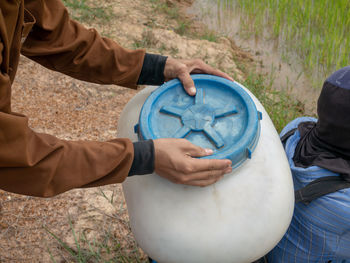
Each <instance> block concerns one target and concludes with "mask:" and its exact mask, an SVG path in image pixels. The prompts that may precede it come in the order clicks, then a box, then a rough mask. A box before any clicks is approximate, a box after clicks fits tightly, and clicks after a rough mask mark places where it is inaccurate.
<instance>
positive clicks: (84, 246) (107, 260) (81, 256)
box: [44, 218, 144, 263]
mask: <svg viewBox="0 0 350 263" xmlns="http://www.w3.org/2000/svg"><path fill="white" fill-rule="evenodd" d="M68 221H69V225H70V228H71V234H72V236H73V238H74V245H73V246H71V245H69V244H68V243H66V242H64V241H63V240H62V239H61V238H60V237H59V234H56V233H54V232H53V231H52V230H50V229H48V228H47V227H44V229H45V230H46V232H47V233H48V234H49V235H50V236H51V237H53V238H54V239H55V240H56V241H57V243H58V246H59V247H60V248H61V249H62V250H63V251H64V252H65V254H66V255H65V256H64V257H65V260H66V261H65V262H77V263H101V262H103V263H113V262H118V263H119V262H120V263H141V262H144V260H141V255H140V252H139V251H138V248H137V245H136V243H134V244H133V246H134V248H133V249H131V250H130V251H128V250H127V249H126V248H125V247H123V246H122V244H121V242H120V240H118V238H116V237H115V236H114V235H113V234H112V230H104V233H102V234H101V236H100V238H99V240H96V239H93V240H89V239H88V238H87V236H86V234H85V232H81V233H77V232H76V231H75V229H74V228H73V224H72V221H71V219H70V218H69V220H68ZM48 252H49V254H50V256H51V261H52V262H53V263H55V262H56V261H55V258H54V256H53V255H52V251H51V250H50V248H48Z"/></svg>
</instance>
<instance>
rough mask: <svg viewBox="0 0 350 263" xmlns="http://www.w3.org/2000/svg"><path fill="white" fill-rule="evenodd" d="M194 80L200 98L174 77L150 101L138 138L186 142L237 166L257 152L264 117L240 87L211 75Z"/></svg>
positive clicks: (147, 104) (154, 93) (143, 115)
mask: <svg viewBox="0 0 350 263" xmlns="http://www.w3.org/2000/svg"><path fill="white" fill-rule="evenodd" d="M191 77H192V79H193V81H194V83H195V86H196V89H197V93H196V96H189V95H188V94H187V93H186V92H185V90H184V89H183V86H182V84H181V82H180V81H179V80H177V79H174V80H171V81H169V82H167V83H165V84H164V85H162V86H160V87H159V88H158V89H156V90H155V91H154V92H153V93H152V94H151V95H150V96H149V97H148V98H147V100H146V101H145V103H144V105H143V107H142V110H141V113H140V119H139V128H138V132H139V138H140V139H141V140H147V139H158V138H186V139H187V140H189V141H190V142H192V143H193V144H195V145H198V146H201V147H203V148H210V149H213V150H214V154H213V155H210V156H206V157H203V158H210V159H230V160H232V166H233V167H237V166H238V165H240V164H241V163H243V162H244V161H245V160H246V159H247V158H250V157H251V154H252V152H253V150H254V149H255V146H256V144H257V142H258V140H259V136H260V122H259V120H260V119H261V113H260V112H258V111H257V110H256V107H255V104H254V102H253V100H252V99H251V98H250V96H249V95H248V93H247V92H246V91H245V90H244V89H242V88H241V87H240V85H239V84H237V83H235V82H232V81H229V80H227V79H224V78H221V77H217V76H212V75H201V74H199V75H192V76H191Z"/></svg>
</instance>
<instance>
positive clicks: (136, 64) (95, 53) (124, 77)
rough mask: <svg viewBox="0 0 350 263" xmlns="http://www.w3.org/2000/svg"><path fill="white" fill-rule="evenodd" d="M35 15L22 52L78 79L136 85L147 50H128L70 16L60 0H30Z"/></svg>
mask: <svg viewBox="0 0 350 263" xmlns="http://www.w3.org/2000/svg"><path fill="white" fill-rule="evenodd" d="M25 8H26V10H28V11H29V12H30V13H31V14H32V15H33V16H34V18H35V20H36V22H35V24H34V26H33V29H32V32H31V33H30V34H29V35H28V37H27V39H26V41H25V42H24V44H23V47H22V54H23V55H25V56H27V57H29V58H30V59H33V60H35V61H36V62H38V63H40V64H42V65H43V66H45V67H47V68H50V69H53V70H55V71H59V72H62V73H64V74H67V75H69V76H72V77H74V78H77V79H81V80H85V81H89V82H94V83H101V84H118V85H121V86H125V87H136V82H137V80H138V77H139V75H140V72H141V69H142V63H143V58H144V55H145V51H144V50H127V49H124V48H122V47H121V46H119V45H118V44H117V43H116V42H114V41H112V40H110V39H107V38H102V37H101V36H100V35H99V34H98V33H97V32H96V30H94V29H86V28H85V27H84V26H82V25H81V24H79V23H78V22H76V21H73V20H70V19H69V16H68V12H67V10H66V8H65V7H64V6H63V4H62V3H61V1H60V0H45V1H44V0H26V1H25Z"/></svg>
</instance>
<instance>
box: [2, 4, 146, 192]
mask: <svg viewBox="0 0 350 263" xmlns="http://www.w3.org/2000/svg"><path fill="white" fill-rule="evenodd" d="M25 2H26V6H25V7H26V8H27V10H28V11H30V13H32V15H33V16H34V18H35V19H36V23H35V24H34V27H33V31H32V32H31V33H30V34H29V36H28V38H27V40H26V42H25V44H24V46H23V49H22V52H23V54H24V55H26V56H28V57H30V58H32V59H33V60H35V61H37V62H39V63H41V64H42V65H44V66H46V67H48V68H51V69H54V70H57V71H61V72H63V73H65V74H68V75H70V76H72V77H75V78H79V79H82V80H86V81H92V82H97V83H117V84H119V85H124V86H129V87H133V86H135V83H136V81H137V79H138V75H139V74H140V71H141V67H142V62H143V57H144V52H143V51H127V50H125V49H123V48H121V47H120V46H119V45H117V44H116V43H114V42H112V41H111V40H107V39H103V38H101V37H100V36H99V35H98V34H97V33H96V32H95V31H94V30H87V29H85V28H84V27H82V26H81V25H79V24H78V23H76V22H73V21H71V20H69V18H68V15H67V12H66V10H65V8H64V7H63V5H62V4H61V3H60V1H59V0H45V1H44V0H26V1H25ZM22 3H23V2H22ZM5 22H6V21H5ZM4 47H5V48H4ZM1 49H2V51H4V52H5V53H4V52H0V62H3V59H6V58H7V57H8V53H6V52H7V51H8V49H7V48H6V41H5V42H3V39H2V38H0V50H1ZM2 54H6V55H5V57H3V56H2ZM10 59H11V56H10ZM10 87H11V78H10V77H9V75H8V74H7V72H6V71H3V70H2V71H1V74H0V106H1V105H3V106H1V107H0V188H1V189H4V190H7V191H11V192H15V193H20V194H26V195H33V196H43V197H49V196H53V195H57V194H59V193H62V192H64V191H67V190H69V189H72V188H77V187H90V186H99V185H104V184H110V183H119V182H122V181H123V180H124V179H125V178H126V176H127V174H128V171H129V169H130V167H131V165H132V162H133V154H134V152H133V144H132V143H131V141H130V140H129V139H116V140H113V141H110V142H86V141H84V142H83V141H78V142H74V141H64V140H59V139H57V138H55V137H53V136H51V135H47V134H40V133H35V132H34V131H32V130H31V129H30V128H29V127H28V119H27V117H25V116H23V115H19V114H15V113H13V112H11V111H10V110H7V109H8V106H6V105H9V102H8V101H9V99H10Z"/></svg>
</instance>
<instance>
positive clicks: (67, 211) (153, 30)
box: [0, 0, 247, 262]
mask: <svg viewBox="0 0 350 263" xmlns="http://www.w3.org/2000/svg"><path fill="white" fill-rule="evenodd" d="M178 2H181V3H180V4H182V6H183V5H184V4H189V3H190V1H170V0H167V1H150V0H134V1H124V0H108V1H97V3H98V4H101V6H105V7H106V8H109V10H110V11H111V13H112V15H111V18H110V20H109V21H108V22H107V23H99V22H98V20H97V21H92V22H91V23H90V24H88V25H87V26H89V27H95V28H97V29H98V30H99V31H100V32H102V33H103V34H105V35H107V36H108V37H110V38H113V39H115V40H116V41H117V42H119V43H120V44H121V45H122V46H124V47H127V48H135V47H138V46H140V47H141V48H143V47H146V48H147V50H148V52H151V53H152V52H153V53H162V54H165V55H170V56H173V57H177V58H201V59H203V60H205V61H206V62H207V63H209V64H210V65H213V66H215V67H217V68H220V69H222V70H224V71H226V72H227V73H229V74H230V75H231V76H234V77H235V78H236V79H242V78H243V76H242V72H240V71H239V69H238V68H237V66H236V63H235V62H236V61H235V59H237V57H240V56H241V57H242V60H245V59H246V58H247V55H246V54H245V53H244V52H241V51H240V50H238V49H237V48H236V47H235V45H234V43H233V42H232V41H230V40H228V39H226V38H219V39H218V41H217V42H209V41H207V40H201V39H198V38H197V39H196V38H193V37H188V36H184V35H179V34H178V33H176V29H177V28H178V27H179V25H178V21H177V20H176V19H177V18H176V17H171V16H170V15H169V14H167V13H166V12H162V11H161V10H160V9H159V5H158V6H157V3H163V4H164V3H166V4H167V6H170V7H171V6H172V5H174V4H179V3H178ZM163 11H164V10H163ZM193 25H194V23H193V24H192V26H193ZM146 40H147V43H146ZM141 45H143V46H141ZM141 88H142V87H141ZM136 93H137V91H136V90H130V89H126V88H123V87H118V86H112V85H111V86H101V85H95V84H91V83H86V82H82V81H78V80H74V79H71V78H70V77H67V76H64V75H62V74H60V73H57V72H52V71H49V70H47V69H45V68H43V67H41V66H40V65H37V64H35V63H33V62H32V61H30V60H28V59H26V58H24V57H22V59H21V61H20V66H19V70H18V74H17V77H16V81H15V83H14V85H13V94H12V98H13V100H12V104H13V111H15V112H20V113H23V114H26V115H27V116H28V117H29V119H30V123H29V125H30V127H31V128H32V129H34V130H35V131H37V132H44V133H48V134H52V135H55V136H57V137H59V138H61V139H65V140H98V141H105V140H108V139H112V138H115V137H116V127H117V122H118V117H119V114H120V113H121V111H122V109H123V107H124V105H125V104H126V103H127V102H128V101H129V100H130V99H131V98H132V97H133V96H134V95H135V94H136ZM49 232H51V233H52V234H54V235H55V236H56V237H57V238H59V240H61V241H63V242H65V243H67V244H68V246H69V247H71V248H73V249H76V248H77V246H76V245H77V244H78V245H79V244H80V240H81V239H83V240H85V241H86V240H89V241H91V242H92V241H93V240H96V241H98V242H100V244H104V245H105V246H107V245H109V244H112V241H113V242H114V243H113V244H114V246H115V242H117V243H118V244H120V245H118V246H117V248H113V249H114V250H113V251H112V252H110V251H109V252H108V249H107V252H101V255H102V254H104V255H105V257H104V259H103V260H102V259H101V261H105V260H107V259H111V258H114V261H113V262H128V261H122V260H120V261H119V260H116V259H115V258H116V256H115V254H114V255H113V253H121V254H125V255H126V256H125V257H127V258H128V260H129V262H139V261H140V260H141V261H146V256H145V255H144V254H143V253H142V251H141V250H140V249H139V248H138V247H137V245H136V243H135V241H134V239H133V236H132V233H131V232H130V228H129V222H128V216H127V210H126V205H125V201H124V198H123V193H122V188H121V185H111V186H105V187H101V188H92V189H84V190H81V189H75V190H71V191H68V192H66V193H63V194H61V195H59V196H57V197H54V198H49V199H43V198H34V197H26V196H21V195H16V194H11V193H7V192H4V191H0V262H74V260H72V257H71V256H70V255H69V252H68V251H67V250H66V249H64V248H62V246H61V245H60V243H59V241H58V240H56V239H55V238H54V236H53V235H52V234H50V233H49ZM83 234H84V235H83ZM75 235H76V238H77V240H78V242H77V241H76V240H75V238H74V236H75ZM81 244H83V243H81ZM82 246H83V245H82ZM115 251H117V252H115Z"/></svg>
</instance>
